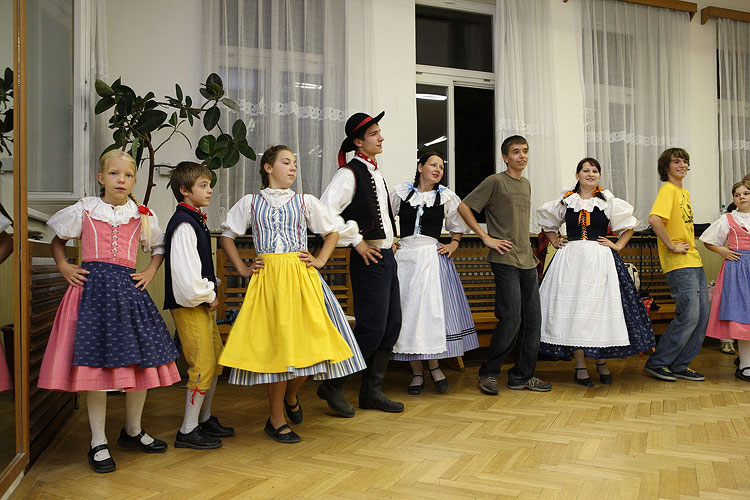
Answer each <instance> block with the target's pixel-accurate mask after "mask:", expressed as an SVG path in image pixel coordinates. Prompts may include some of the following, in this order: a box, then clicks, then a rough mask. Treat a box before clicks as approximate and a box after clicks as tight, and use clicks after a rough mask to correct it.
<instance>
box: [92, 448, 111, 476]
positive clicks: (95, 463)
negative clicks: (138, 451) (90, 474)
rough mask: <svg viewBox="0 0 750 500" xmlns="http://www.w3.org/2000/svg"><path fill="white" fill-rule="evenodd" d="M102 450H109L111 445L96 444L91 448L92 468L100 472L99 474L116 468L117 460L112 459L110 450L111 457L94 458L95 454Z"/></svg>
mask: <svg viewBox="0 0 750 500" xmlns="http://www.w3.org/2000/svg"><path fill="white" fill-rule="evenodd" d="M102 450H107V451H109V446H107V445H106V444H100V445H99V446H94V447H93V448H91V449H90V450H89V453H88V457H89V463H90V464H91V468H92V469H94V472H98V473H99V474H106V473H107V472H114V470H115V468H116V467H115V461H114V460H113V459H112V453H111V452H110V454H109V458H105V459H104V460H94V455H96V454H97V453H99V452H100V451H102Z"/></svg>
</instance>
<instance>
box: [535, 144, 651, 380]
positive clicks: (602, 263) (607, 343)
mask: <svg viewBox="0 0 750 500" xmlns="http://www.w3.org/2000/svg"><path fill="white" fill-rule="evenodd" d="M600 177H601V168H600V166H599V162H598V161H596V160H595V159H594V158H584V159H583V160H581V161H580V162H578V166H577V167H576V181H577V182H576V185H575V187H573V189H571V190H570V191H567V192H565V193H564V194H563V197H562V199H560V198H557V199H555V200H552V201H549V202H547V203H545V204H544V205H542V206H541V207H540V208H539V209H537V219H538V221H539V225H540V226H541V227H542V229H543V230H544V233H545V235H546V236H547V237H548V238H549V240H550V242H551V243H552V246H554V247H555V248H557V249H558V251H557V252H556V253H555V257H554V259H552V262H551V263H550V265H549V267H548V268H547V271H546V273H545V275H544V279H543V280H542V284H541V286H540V287H539V296H540V298H541V305H542V336H541V345H540V348H539V351H540V352H541V353H544V354H549V355H554V356H566V357H567V356H570V355H571V354H572V355H573V357H574V358H575V361H576V368H575V371H574V373H573V381H574V382H575V383H577V384H580V385H583V386H585V387H593V386H594V383H593V382H592V381H591V378H590V377H589V375H588V370H587V369H586V363H585V360H584V358H594V359H595V360H596V370H597V372H598V374H599V380H600V381H601V382H602V383H603V384H611V383H612V381H613V377H612V374H611V373H610V371H609V367H607V361H606V360H607V359H608V358H623V357H626V356H630V355H632V354H637V353H639V352H645V351H647V350H649V349H651V347H653V346H654V331H653V329H652V327H651V321H650V320H649V317H648V313H647V312H646V309H645V307H644V306H643V303H642V302H641V300H640V297H639V296H638V291H637V290H636V288H635V284H634V283H633V280H632V278H631V277H630V275H629V274H628V272H627V268H626V267H625V264H624V263H623V261H622V259H621V258H620V256H619V255H618V253H617V252H619V251H620V250H621V249H622V248H623V247H624V246H625V245H626V244H627V242H628V241H629V240H630V237H631V236H632V235H633V229H634V228H635V226H636V225H637V224H638V221H637V220H636V218H635V217H633V207H632V206H631V205H630V204H629V203H628V202H626V201H625V200H621V199H620V198H616V197H615V196H614V195H613V194H612V193H611V192H610V191H609V190H607V189H603V188H602V187H601V186H599V179H600ZM563 224H565V227H566V229H567V231H566V232H567V237H560V236H558V233H557V231H558V229H559V228H560V227H561V226H562V225H563ZM609 229H611V230H612V232H614V233H618V234H619V237H618V239H617V241H616V242H613V241H612V240H610V239H609V238H607V233H608V230H609Z"/></svg>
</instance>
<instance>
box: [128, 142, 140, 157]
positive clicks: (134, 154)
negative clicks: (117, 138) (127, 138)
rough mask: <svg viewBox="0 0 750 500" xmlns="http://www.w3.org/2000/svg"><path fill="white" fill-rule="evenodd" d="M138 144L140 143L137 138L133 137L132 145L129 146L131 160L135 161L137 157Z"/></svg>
mask: <svg viewBox="0 0 750 500" xmlns="http://www.w3.org/2000/svg"><path fill="white" fill-rule="evenodd" d="M139 142H140V140H139V139H138V138H137V137H135V138H134V139H133V143H132V144H131V146H130V156H132V157H133V159H135V158H136V157H137V156H138V144H139Z"/></svg>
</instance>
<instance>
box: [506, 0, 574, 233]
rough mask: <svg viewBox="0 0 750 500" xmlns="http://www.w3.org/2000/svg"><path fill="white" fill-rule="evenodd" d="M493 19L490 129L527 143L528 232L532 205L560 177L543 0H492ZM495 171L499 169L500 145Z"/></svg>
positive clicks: (554, 190)
mask: <svg viewBox="0 0 750 500" xmlns="http://www.w3.org/2000/svg"><path fill="white" fill-rule="evenodd" d="M496 14H497V15H496V21H495V40H496V42H495V49H496V50H495V75H496V78H495V82H496V83H495V117H496V125H495V132H496V135H497V143H498V144H500V143H501V142H502V141H503V139H505V138H506V137H508V136H510V135H515V134H519V135H522V136H524V137H525V138H526V140H527V141H528V142H529V163H528V167H527V168H526V170H525V171H524V175H525V176H526V177H528V179H529V181H530V182H531V208H532V217H531V227H530V229H531V231H532V232H538V231H539V226H538V224H537V223H536V216H535V215H534V209H535V208H536V207H539V206H541V205H542V204H543V203H544V202H546V201H549V200H551V199H553V198H554V197H555V196H558V195H559V193H560V188H561V187H562V180H561V179H560V175H559V168H558V166H557V163H558V161H559V160H558V158H559V152H558V151H559V149H558V134H557V129H556V123H557V118H556V113H555V102H556V101H555V97H554V96H555V93H554V87H553V85H554V82H555V78H554V72H553V69H552V58H551V57H552V56H551V53H552V32H553V30H554V25H553V23H552V19H551V11H550V5H549V2H548V1H547V0H498V2H497V9H496ZM495 164H496V165H497V170H498V171H502V170H505V163H504V162H503V159H502V155H501V152H500V147H499V146H498V147H497V150H496V152H495Z"/></svg>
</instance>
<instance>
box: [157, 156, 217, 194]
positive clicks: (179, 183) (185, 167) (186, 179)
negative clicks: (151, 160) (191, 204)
mask: <svg viewBox="0 0 750 500" xmlns="http://www.w3.org/2000/svg"><path fill="white" fill-rule="evenodd" d="M201 177H205V178H207V179H209V180H210V179H211V171H210V170H209V169H208V167H207V166H205V165H201V164H200V163H195V162H192V161H181V162H180V163H178V164H177V166H176V167H175V168H174V169H173V170H172V174H171V175H170V176H169V184H167V186H169V187H170V188H171V189H172V193H174V197H175V198H176V199H177V201H182V200H183V199H184V198H185V197H184V196H182V193H180V188H181V187H184V188H185V189H187V190H188V191H192V189H193V186H195V182H196V181H197V180H198V179H200V178H201Z"/></svg>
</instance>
